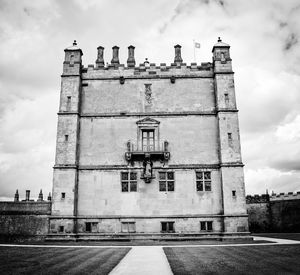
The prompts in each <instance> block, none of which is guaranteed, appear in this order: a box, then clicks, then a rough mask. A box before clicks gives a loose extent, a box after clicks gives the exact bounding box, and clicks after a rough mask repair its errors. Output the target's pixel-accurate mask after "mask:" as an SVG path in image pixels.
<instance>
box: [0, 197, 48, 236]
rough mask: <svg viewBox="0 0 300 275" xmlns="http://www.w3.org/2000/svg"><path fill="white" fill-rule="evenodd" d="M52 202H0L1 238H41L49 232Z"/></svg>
mask: <svg viewBox="0 0 300 275" xmlns="http://www.w3.org/2000/svg"><path fill="white" fill-rule="evenodd" d="M50 214H51V202H49V201H41V202H34V201H26V202H0V238H1V240H2V241H12V240H16V239H17V240H20V239H25V238H26V239H27V238H35V239H36V238H38V239H41V238H43V237H44V236H46V234H48V226H49V219H48V215H50Z"/></svg>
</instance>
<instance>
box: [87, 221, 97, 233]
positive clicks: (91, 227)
mask: <svg viewBox="0 0 300 275" xmlns="http://www.w3.org/2000/svg"><path fill="white" fill-rule="evenodd" d="M97 226H98V223H97V222H86V223H85V232H97Z"/></svg>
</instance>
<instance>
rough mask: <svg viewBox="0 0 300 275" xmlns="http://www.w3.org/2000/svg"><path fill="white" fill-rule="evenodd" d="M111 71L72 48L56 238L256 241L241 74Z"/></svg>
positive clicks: (217, 55)
mask: <svg viewBox="0 0 300 275" xmlns="http://www.w3.org/2000/svg"><path fill="white" fill-rule="evenodd" d="M174 48H175V58H174V63H172V64H171V65H170V66H167V65H166V64H165V63H161V64H160V65H159V66H157V65H156V64H153V63H149V62H148V61H145V62H144V63H142V64H140V65H139V66H137V65H136V62H135V57H134V49H135V48H134V47H133V46H129V47H128V59H127V66H124V65H123V64H120V62H119V48H118V47H117V46H115V47H113V48H112V50H113V54H112V60H111V62H110V64H107V65H105V62H104V58H103V53H104V48H103V47H101V46H100V47H98V48H97V50H98V54H97V60H96V65H95V66H94V65H88V67H84V66H83V65H82V59H81V57H82V51H81V49H79V48H78V47H77V44H76V42H74V44H73V46H72V47H69V48H67V49H65V60H64V63H63V74H62V81H61V93H60V105H59V113H58V126H57V147H56V159H55V166H54V177H53V194H52V196H53V199H52V214H51V217H50V226H49V233H50V234H54V235H55V234H69V235H70V234H76V235H77V236H85V235H89V234H90V235H91V234H94V235H98V236H105V235H112V234H119V235H122V234H123V235H124V234H131V235H143V234H152V235H153V234H154V235H155V234H157V235H159V234H165V235H168V234H171V235H172V234H173V236H174V234H175V235H176V234H200V235H201V234H203V235H207V234H210V235H226V234H235V235H237V234H240V235H243V234H247V233H248V217H247V212H246V201H245V189H244V175H243V164H242V159H241V150H240V135H239V124H238V110H237V107H236V100H235V90H234V73H233V71H232V66H231V58H230V52H229V48H230V46H229V45H228V44H225V43H223V42H222V41H221V40H220V39H219V40H218V42H217V43H216V44H215V45H214V46H213V49H212V54H213V61H212V63H210V62H207V63H201V65H197V64H196V63H191V65H190V66H188V65H187V64H185V63H183V60H182V57H181V46H180V45H176V46H175V47H174Z"/></svg>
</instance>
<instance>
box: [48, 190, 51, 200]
mask: <svg viewBox="0 0 300 275" xmlns="http://www.w3.org/2000/svg"><path fill="white" fill-rule="evenodd" d="M47 200H48V201H51V192H49V195H48V198H47Z"/></svg>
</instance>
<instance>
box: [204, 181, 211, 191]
mask: <svg viewBox="0 0 300 275" xmlns="http://www.w3.org/2000/svg"><path fill="white" fill-rule="evenodd" d="M205 191H211V182H210V181H206V182H205Z"/></svg>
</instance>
